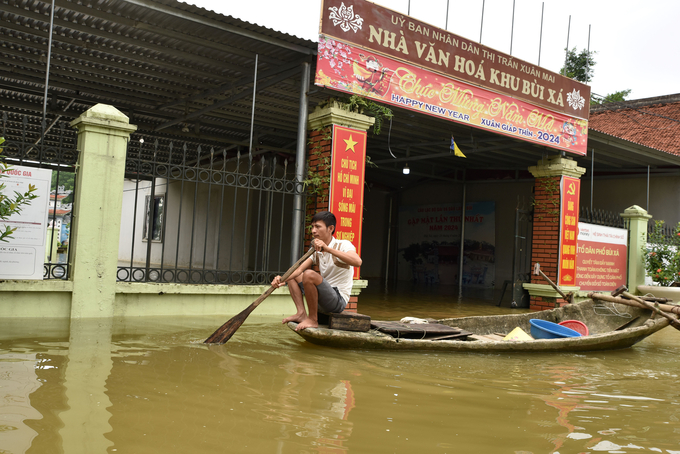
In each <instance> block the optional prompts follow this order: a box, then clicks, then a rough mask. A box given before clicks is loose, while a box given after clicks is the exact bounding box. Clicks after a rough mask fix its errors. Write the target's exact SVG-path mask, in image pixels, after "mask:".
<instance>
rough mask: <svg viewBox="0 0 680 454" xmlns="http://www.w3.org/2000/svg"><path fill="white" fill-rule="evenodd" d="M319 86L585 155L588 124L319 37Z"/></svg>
mask: <svg viewBox="0 0 680 454" xmlns="http://www.w3.org/2000/svg"><path fill="white" fill-rule="evenodd" d="M315 84H316V85H320V86H325V87H329V88H332V89H334V90H338V91H343V92H346V93H354V94H358V95H360V96H364V97H370V98H373V99H377V100H379V101H380V102H383V103H386V104H391V105H393V106H397V107H401V108H404V109H408V110H412V111H416V112H421V113H424V114H427V115H431V116H435V117H439V118H444V119H446V120H450V121H454V122H457V123H461V124H464V125H468V126H473V127H476V128H480V129H485V130H489V131H493V132H495V133H498V134H502V135H506V136H510V137H513V138H516V139H520V140H524V141H528V142H532V143H537V144H541V145H545V146H549V147H552V148H556V149H559V150H565V151H569V152H571V153H575V154H580V155H585V154H586V146H587V142H588V121H587V120H582V119H576V118H572V117H570V116H568V115H564V114H560V113H557V112H553V111H549V110H547V109H544V108H542V107H537V106H534V105H532V104H529V103H527V102H524V101H520V100H517V99H513V98H511V97H510V96H506V95H500V94H498V93H494V92H492V91H490V90H486V89H484V88H480V87H476V86H474V85H471V84H468V83H465V82H460V81H458V80H456V79H453V78H451V77H448V76H445V75H442V74H436V73H433V72H431V71H428V70H425V69H422V68H419V67H416V66H413V65H409V64H406V63H403V62H399V61H397V60H394V59H391V58H388V57H385V56H382V55H380V54H377V53H373V52H369V51H366V50H364V49H359V48H357V47H355V46H352V45H349V44H345V43H342V42H340V41H336V40H334V39H330V38H326V37H324V36H321V38H320V40H319V52H318V56H317V65H316V78H315Z"/></svg>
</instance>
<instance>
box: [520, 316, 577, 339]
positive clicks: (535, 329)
mask: <svg viewBox="0 0 680 454" xmlns="http://www.w3.org/2000/svg"><path fill="white" fill-rule="evenodd" d="M529 323H531V337H533V338H534V339H559V338H562V337H581V333H579V332H578V331H574V330H573V329H571V328H567V327H566V326H562V325H558V324H557V323H553V322H549V321H547V320H540V319H536V318H532V319H531V320H529Z"/></svg>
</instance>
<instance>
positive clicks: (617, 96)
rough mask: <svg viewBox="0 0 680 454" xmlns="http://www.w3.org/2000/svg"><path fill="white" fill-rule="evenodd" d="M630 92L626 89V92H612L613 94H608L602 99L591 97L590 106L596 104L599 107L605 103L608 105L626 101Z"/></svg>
mask: <svg viewBox="0 0 680 454" xmlns="http://www.w3.org/2000/svg"><path fill="white" fill-rule="evenodd" d="M631 91H632V90H630V89H628V90H621V91H616V92H614V93H610V94H608V95H607V96H605V97H603V98H601V97H597V96H591V97H590V102H591V104H598V105H600V104H607V103H610V102H621V101H625V100H626V97H627V96H628V95H630V92H631Z"/></svg>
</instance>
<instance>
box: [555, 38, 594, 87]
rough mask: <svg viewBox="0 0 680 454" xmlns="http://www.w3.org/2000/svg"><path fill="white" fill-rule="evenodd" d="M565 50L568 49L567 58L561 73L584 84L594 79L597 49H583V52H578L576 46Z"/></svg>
mask: <svg viewBox="0 0 680 454" xmlns="http://www.w3.org/2000/svg"><path fill="white" fill-rule="evenodd" d="M565 50H566V51H567V58H566V60H565V62H564V66H563V67H562V69H561V70H560V74H562V75H563V76H567V77H569V78H571V79H575V80H578V81H579V82H583V83H584V84H587V83H588V82H590V81H591V80H593V75H594V74H595V64H596V63H595V51H589V50H587V49H583V50H582V51H581V52H577V51H576V48H575V47H574V48H573V49H571V50H568V49H565Z"/></svg>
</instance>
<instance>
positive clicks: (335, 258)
mask: <svg viewBox="0 0 680 454" xmlns="http://www.w3.org/2000/svg"><path fill="white" fill-rule="evenodd" d="M335 225H336V221H335V215H334V214H333V213H331V212H330V211H320V212H318V213H316V214H315V215H314V217H313V218H312V236H313V237H314V239H313V240H312V244H311V245H312V246H313V247H314V249H315V250H316V252H314V254H313V255H312V256H311V257H310V258H308V259H307V260H305V261H304V262H302V265H300V267H299V268H298V269H297V270H296V271H295V272H294V273H293V274H291V275H290V277H289V278H288V280H287V281H286V282H282V281H281V276H276V277H275V278H274V280H273V281H272V285H273V286H275V287H281V286H283V285H286V284H289V285H288V290H289V291H290V296H291V298H293V302H294V303H295V308H296V309H297V312H296V313H295V315H291V316H290V317H286V318H284V319H283V321H282V323H288V322H296V323H298V326H297V328H296V330H297V331H299V330H301V329H305V328H316V327H318V326H319V322H318V313H319V311H320V312H323V313H338V312H342V311H343V310H344V309H345V306H346V305H347V303H348V302H349V295H350V291H351V290H352V277H353V275H354V267H355V266H361V257H359V255H358V254H357V252H356V248H355V247H354V245H353V244H352V243H351V242H349V241H347V240H337V239H335V237H334V236H333V233H335ZM312 265H318V266H319V272H320V273H321V274H319V273H317V272H316V271H314V270H313V269H312ZM290 284H293V285H290ZM303 296H304V299H306V300H307V307H308V309H309V312H307V311H305V303H304V300H303Z"/></svg>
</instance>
